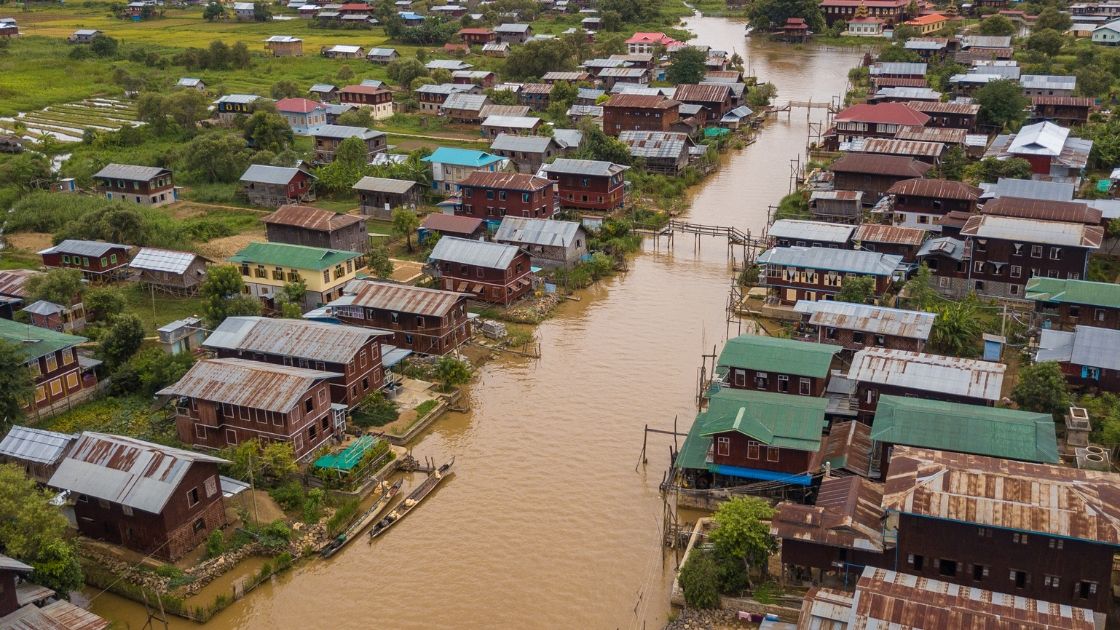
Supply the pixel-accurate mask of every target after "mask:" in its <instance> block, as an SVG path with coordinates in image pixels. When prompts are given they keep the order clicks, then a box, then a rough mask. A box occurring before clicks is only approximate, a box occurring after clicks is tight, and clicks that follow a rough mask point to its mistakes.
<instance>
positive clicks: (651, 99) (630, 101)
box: [603, 86, 726, 109]
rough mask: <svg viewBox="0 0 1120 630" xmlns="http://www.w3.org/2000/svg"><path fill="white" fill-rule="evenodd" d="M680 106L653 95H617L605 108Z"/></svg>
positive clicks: (671, 100)
mask: <svg viewBox="0 0 1120 630" xmlns="http://www.w3.org/2000/svg"><path fill="white" fill-rule="evenodd" d="M725 87H726V86H725ZM679 106H680V102H679V101H675V100H673V99H671V98H666V97H664V96H655V95H652V94H615V95H614V96H612V97H611V98H610V99H609V100H608V101H607V102H606V103H603V107H637V108H641V109H672V108H674V107H679Z"/></svg>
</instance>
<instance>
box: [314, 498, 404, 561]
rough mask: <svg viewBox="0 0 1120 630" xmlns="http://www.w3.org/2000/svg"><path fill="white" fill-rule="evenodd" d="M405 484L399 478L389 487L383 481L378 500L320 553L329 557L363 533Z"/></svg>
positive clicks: (324, 556)
mask: <svg viewBox="0 0 1120 630" xmlns="http://www.w3.org/2000/svg"><path fill="white" fill-rule="evenodd" d="M403 484H404V480H403V479H398V480H397V482H396V483H394V484H393V485H392V486H388V487H387V486H386V485H385V482H384V481H382V482H381V488H382V492H381V496H380V497H379V498H378V499H377V501H374V503H373V505H371V506H370V507H369V509H368V510H366V511H365V512H363V513H362V515H361V516H359V517H358V520H356V521H354V524H353V525H351V526H350V527H348V528H346V531H344V532H342V533H341V534H339V535H338V536H335V537H334V539H333V540H331V541H330V542H329V543H327V544H326V545H324V546H323V548H322V549H320V550H319V555H320V556H322V557H323V558H329V557H331V556H333V555H334V554H336V553H338V552H339V551H340V550H341V549H342V548H343V547H345V546H346V543H348V542H350V541H351V540H354V539H355V538H357V537H358V535H359V534H361V533H362V530H364V529H365V528H367V527H369V525H370V523H372V522H374V521H375V520H377V517H379V516H381V513H382V512H384V511H385V508H386V507H388V506H389V502H390V501H392V500H393V497H395V496H397V493H399V492H400V491H401V485H403Z"/></svg>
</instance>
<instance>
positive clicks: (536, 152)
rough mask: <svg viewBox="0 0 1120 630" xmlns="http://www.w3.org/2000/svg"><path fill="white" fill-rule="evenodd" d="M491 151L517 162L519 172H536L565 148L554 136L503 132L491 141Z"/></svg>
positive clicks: (514, 162)
mask: <svg viewBox="0 0 1120 630" xmlns="http://www.w3.org/2000/svg"><path fill="white" fill-rule="evenodd" d="M490 151H491V152H492V153H493V154H494V155H500V156H502V157H504V158H506V159H508V160H509V161H510V162H512V163H513V164H515V165H516V166H517V172H519V173H536V172H537V171H539V170H540V168H541V167H542V166H544V164H545V163H546V162H548V161H549V160H551V159H552V158H554V157H556V156H558V155H561V154H562V153H563V151H564V150H563V148H562V147H561V146H560V144H559V143H557V141H556V138H554V137H552V136H519V135H511V134H508V133H502V134H499V135H498V137H496V138H494V141H493V142H492V143H490Z"/></svg>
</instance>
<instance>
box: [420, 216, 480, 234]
mask: <svg viewBox="0 0 1120 630" xmlns="http://www.w3.org/2000/svg"><path fill="white" fill-rule="evenodd" d="M481 226H482V219H476V218H474V217H461V216H457V215H454V214H444V213H442V212H434V213H432V214H429V215H428V216H426V217H424V222H423V223H421V224H420V227H421V228H423V229H425V230H432V231H435V232H440V233H443V234H451V235H454V236H459V235H464V234H466V235H470V234H474V233H475V232H476V231H478V229H479V227H481Z"/></svg>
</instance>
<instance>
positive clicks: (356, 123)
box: [338, 107, 373, 128]
mask: <svg viewBox="0 0 1120 630" xmlns="http://www.w3.org/2000/svg"><path fill="white" fill-rule="evenodd" d="M338 124H340V125H346V126H348V127H367V128H368V127H372V126H373V115H372V114H371V113H370V109H369V108H368V107H355V108H354V109H350V110H347V111H345V112H342V115H341V116H339V117H338Z"/></svg>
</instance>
